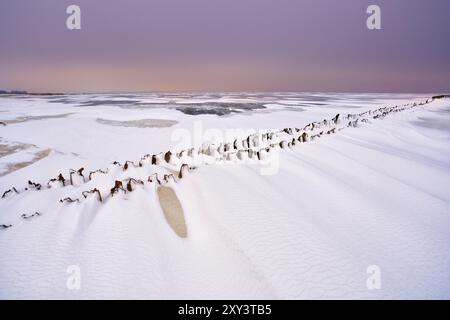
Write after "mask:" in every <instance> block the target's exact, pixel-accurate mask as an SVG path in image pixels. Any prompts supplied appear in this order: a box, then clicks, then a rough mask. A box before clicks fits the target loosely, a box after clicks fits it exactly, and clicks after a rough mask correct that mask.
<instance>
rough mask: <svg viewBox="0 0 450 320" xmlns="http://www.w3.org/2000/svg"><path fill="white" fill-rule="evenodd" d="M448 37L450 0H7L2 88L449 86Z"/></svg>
mask: <svg viewBox="0 0 450 320" xmlns="http://www.w3.org/2000/svg"><path fill="white" fill-rule="evenodd" d="M69 4H77V5H79V6H80V7H81V12H82V29H81V30H79V31H70V30H67V29H66V26H65V22H66V18H67V15H66V13H65V11H66V7H67V6H68V5H69ZM369 4H377V5H379V6H380V7H381V12H382V30H377V31H370V30H368V29H367V28H366V19H367V16H368V15H367V14H366V8H367V6H368V5H369ZM449 38H450V1H449V0H432V1H425V0H420V1H419V0H384V1H380V0H371V1H366V0H339V1H336V0H236V1H234V0H95V1H94V0H71V1H66V0H39V1H36V0H1V1H0V88H4V89H25V90H29V91H68V92H78V91H197V90H199V91H371V92H450V41H449Z"/></svg>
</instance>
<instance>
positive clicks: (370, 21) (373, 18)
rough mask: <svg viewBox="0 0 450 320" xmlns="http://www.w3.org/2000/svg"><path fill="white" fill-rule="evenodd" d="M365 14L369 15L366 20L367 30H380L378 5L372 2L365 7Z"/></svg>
mask: <svg viewBox="0 0 450 320" xmlns="http://www.w3.org/2000/svg"><path fill="white" fill-rule="evenodd" d="M366 13H367V14H370V16H369V17H368V18H367V20H366V26H367V29H369V30H380V29H381V9H380V6H378V5H375V4H372V5H370V6H368V7H367V10H366Z"/></svg>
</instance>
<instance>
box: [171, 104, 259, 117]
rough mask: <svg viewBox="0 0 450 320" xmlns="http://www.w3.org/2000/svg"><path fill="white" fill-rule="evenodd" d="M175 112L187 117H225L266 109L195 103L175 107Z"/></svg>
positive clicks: (239, 105)
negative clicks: (202, 115)
mask: <svg viewBox="0 0 450 320" xmlns="http://www.w3.org/2000/svg"><path fill="white" fill-rule="evenodd" d="M175 109H176V110H178V111H181V112H183V113H185V114H188V115H200V114H215V115H217V116H225V115H229V114H233V113H240V112H245V111H252V110H258V109H266V107H265V106H264V104H262V103H220V102H217V103H197V104H183V105H177V106H176V108H175Z"/></svg>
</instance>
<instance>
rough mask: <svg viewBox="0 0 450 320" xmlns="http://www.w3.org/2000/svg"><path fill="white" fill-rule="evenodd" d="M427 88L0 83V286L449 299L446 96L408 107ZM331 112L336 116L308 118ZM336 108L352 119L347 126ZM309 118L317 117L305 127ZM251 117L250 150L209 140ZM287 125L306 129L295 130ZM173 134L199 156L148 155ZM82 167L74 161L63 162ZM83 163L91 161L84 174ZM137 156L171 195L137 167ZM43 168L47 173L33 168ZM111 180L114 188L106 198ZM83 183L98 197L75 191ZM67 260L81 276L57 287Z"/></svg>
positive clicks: (45, 291) (43, 291)
mask: <svg viewBox="0 0 450 320" xmlns="http://www.w3.org/2000/svg"><path fill="white" fill-rule="evenodd" d="M429 98H430V96H427V95H390V94H389V95H386V94H383V95H381V94H318V93H301V94H299V93H290V94H289V93H271V94H264V93H261V94H250V93H249V94H231V93H230V94H212V93H211V94H156V93H154V94H110V95H106V94H103V95H100V94H96V95H64V96H45V97H38V96H15V97H12V96H3V97H0V122H2V123H3V124H0V192H1V194H3V192H4V191H7V190H9V189H11V188H12V187H15V188H16V189H15V190H14V189H11V191H10V192H9V193H7V194H5V196H4V197H3V198H2V199H0V225H4V226H5V227H4V228H0V257H1V258H0V298H65V299H82V298H160V299H165V298H171V299H176V298H207V299H211V298H255V299H256V298H276V299H284V298H293V299H301V298H447V299H449V298H450V233H449V230H450V197H449V192H448V190H450V125H449V123H450V99H439V100H434V101H432V102H430V103H427V104H425V105H416V106H415V107H414V108H412V106H413V104H412V103H413V102H417V103H418V102H421V101H426V100H427V99H429ZM429 101H430V100H429ZM404 104H408V108H407V109H405V110H402V111H401V112H391V113H389V114H387V115H386V116H385V117H384V116H383V117H380V118H376V119H374V117H373V115H374V114H375V113H373V114H372V112H378V111H376V110H378V109H379V108H380V107H383V106H390V107H395V106H402V105H404ZM410 107H411V108H410ZM369 110H370V111H371V113H370V114H369V113H365V112H366V111H369ZM379 113H380V112H379ZM336 114H340V121H339V125H335V124H334V123H330V122H327V123H326V124H325V125H323V122H322V121H323V120H324V119H329V120H330V119H332V118H333V117H335V115H336ZM348 114H354V115H357V116H356V117H359V115H361V118H360V119H359V120H362V119H366V120H367V121H359V122H358V123H354V125H353V124H352V125H350V126H348V122H354V121H355V118H352V117H349V118H348V119H347V118H345V117H346V116H347V115H348ZM312 122H316V124H318V123H321V125H320V126H321V127H317V125H316V128H315V129H314V130H309V129H310V128H305V126H306V125H308V124H309V123H312ZM334 127H336V131H335V132H330V134H327V132H328V131H329V130H331V129H332V128H334ZM285 128H286V129H288V128H294V129H295V128H298V131H296V130H294V132H293V133H291V134H289V133H287V132H280V130H283V129H285ZM341 129H342V130H341ZM253 132H257V133H261V132H262V133H270V132H272V133H273V134H274V135H275V136H274V137H273V140H269V141H264V142H262V141H259V143H260V145H259V146H258V148H257V149H258V150H260V149H261V148H262V145H264V146H267V147H270V145H271V143H272V147H270V148H271V149H270V152H269V156H267V157H268V159H266V161H263V160H264V159H262V160H259V161H258V160H257V156H256V155H255V156H254V157H253V159H250V160H248V159H247V158H248V154H246V159H247V160H245V159H244V160H241V158H240V156H241V155H242V154H240V155H239V157H238V154H237V152H235V154H233V155H232V156H230V158H229V159H227V158H226V157H225V159H223V158H222V155H223V154H224V152H223V150H222V153H217V152H216V151H217V149H220V143H225V142H230V144H231V148H232V149H234V145H233V143H234V142H239V143H241V142H242V140H245V138H246V137H247V136H249V135H250V134H251V133H253ZM304 132H308V135H309V137H308V140H310V139H311V137H313V136H316V139H313V140H312V141H308V142H307V143H304V142H299V140H298V139H297V138H298V137H300V136H301V134H302V133H304ZM320 132H323V134H322V135H319V134H320ZM292 138H295V142H296V144H295V145H290V147H288V146H287V143H288V142H289V143H290V144H292V141H291V139H292ZM235 139H236V140H235ZM281 141H285V142H286V145H283V147H280V145H281V144H280V142H281ZM212 144H214V147H215V149H214V150H212V151H211V150H210V149H207V146H209V145H212ZM191 147H195V153H196V154H197V156H198V150H199V148H200V150H201V152H202V153H208V155H207V156H205V157H197V158H196V159H194V160H192V159H190V158H189V157H187V154H180V158H178V157H174V158H173V159H172V160H171V161H170V162H171V163H170V164H168V163H166V161H165V160H164V159H163V158H164V154H162V156H158V159H157V161H158V164H156V165H154V164H153V165H152V164H151V162H152V157H151V156H152V155H155V154H158V153H159V152H166V151H168V150H171V151H172V153H173V155H175V154H177V153H178V152H181V151H182V150H189V148H191ZM244 147H245V143H244ZM244 147H243V146H242V145H241V144H240V145H239V147H238V149H245V148H244ZM247 147H248V146H247ZM222 148H225V149H226V146H225V145H224V144H222ZM264 148H265V147H264ZM261 150H262V149H261ZM204 151H205V152H204ZM236 151H237V149H236ZM186 153H187V151H186ZM147 154H149V155H150V157H148V158H145V157H144V158H143V156H145V155H147ZM258 157H263V155H262V153H261V154H258ZM188 158H189V159H188ZM194 158H195V157H194ZM219 158H220V159H219ZM155 159H156V158H155ZM127 160H129V161H133V163H131V162H129V166H128V167H127V168H125V167H124V166H125V162H126V161H127ZM113 161H118V162H120V164H121V165H120V166H119V165H113V164H112V162H113ZM139 161H141V165H142V166H139V165H138V163H139ZM189 161H191V162H189ZM183 163H188V164H189V166H190V168H189V169H187V170H186V171H185V172H184V173H185V174H184V175H183V178H182V179H180V178H179V175H178V171H179V169H180V165H181V164H183ZM82 167H83V168H84V171H83V173H84V177H82V176H80V175H79V174H77V173H76V172H73V173H72V175H70V174H69V169H74V170H75V171H76V170H78V169H80V168H82ZM97 169H102V170H103V171H104V172H107V173H104V174H103V173H100V172H98V173H95V174H93V177H92V179H89V178H88V174H89V172H91V171H95V170H97ZM269 169H270V170H269ZM155 172H157V173H158V174H159V175H160V179H161V180H162V181H161V183H162V184H165V185H166V186H167V187H168V188H170V190H173V191H174V193H175V194H176V195H175V199H176V202H173V201H172V200H173V199H171V195H170V194H169V195H167V197H168V198H169V200H168V202H167V203H165V201H167V199H163V198H162V196H161V194H160V191H161V190H162V189H158V188H160V187H159V185H158V183H156V182H155V179H154V178H153V180H152V181H149V180H147V177H149V176H152V174H153V173H155ZM60 173H61V174H62V176H63V177H64V178H65V183H64V184H65V186H64V187H61V186H59V184H61V181H59V180H55V181H52V182H50V184H49V185H47V182H48V181H49V179H51V178H57V177H58V175H59V174H60ZM164 174H167V175H168V176H167V182H165V181H163V175H164ZM170 174H173V176H171V177H169V175H170ZM70 176H72V178H73V179H72V180H73V181H72V183H69V179H70ZM153 177H154V176H153ZM129 178H134V179H136V180H135V181H133V184H132V186H131V184H130V186H131V187H132V192H129V191H128V192H124V191H125V189H127V187H128V186H125V182H126V181H130V180H129ZM83 179H84V181H83ZM116 180H119V181H123V182H124V185H123V187H124V190H123V191H121V190H116V191H118V192H116V193H115V194H114V196H112V197H111V195H110V189H111V188H113V187H114V183H115V181H116ZM28 181H31V182H33V183H40V184H41V185H42V186H41V188H39V189H40V190H35V189H36V188H35V185H33V184H29V183H28ZM140 181H142V182H143V185H141V184H140ZM130 183H131V182H130ZM49 186H50V187H49ZM25 188H27V189H28V190H25ZM94 188H97V189H98V190H99V192H100V195H101V199H102V201H101V202H100V201H99V198H98V196H97V194H95V193H93V194H85V195H86V198H85V197H84V195H83V194H82V192H83V191H89V190H93V189H94ZM16 191H17V193H16ZM0 196H1V195H0ZM67 198H70V199H72V200H74V201H75V199H78V200H76V201H75V202H70V201H67V200H66V201H63V202H60V200H62V199H67ZM174 203H175V204H174ZM165 204H166V205H165ZM178 205H180V206H181V208H182V210H181V212H180V210H179V206H178ZM36 212H37V213H38V214H35V213H36ZM33 214H34V215H33ZM22 215H24V216H22ZM74 266H75V269H76V270H79V271H80V279H81V281H80V284H81V287H80V288H79V289H76V288H75V290H71V289H74V288H71V287H70V285H69V287H68V286H67V281H68V280H70V279H71V277H72V276H73V274H72V273H71V270H73V267H74ZM374 266H375V267H374ZM68 268H69V272H68ZM373 268H375V269H376V270H377V271H379V273H377V276H378V275H379V278H377V279H379V280H380V281H379V284H380V288H379V289H375V290H371V289H370V286H369V287H368V286H367V281H368V279H369V281H370V279H372V278H373V274H369V273H368V272H367V270H368V269H369V271H370V270H373Z"/></svg>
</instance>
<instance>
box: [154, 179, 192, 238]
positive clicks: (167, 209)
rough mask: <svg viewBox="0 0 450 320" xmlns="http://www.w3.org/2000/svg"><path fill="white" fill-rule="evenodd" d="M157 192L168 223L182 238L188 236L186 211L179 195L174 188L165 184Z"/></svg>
mask: <svg viewBox="0 0 450 320" xmlns="http://www.w3.org/2000/svg"><path fill="white" fill-rule="evenodd" d="M157 193H158V198H159V203H160V204H161V208H162V210H163V213H164V217H165V218H166V221H167V223H168V224H169V226H170V227H171V228H172V230H173V231H174V232H175V233H176V234H177V235H178V236H179V237H180V238H186V237H187V227H186V222H185V220H184V211H183V207H182V206H181V203H180V200H178V197H177V195H176V194H175V192H174V191H173V189H172V188H170V187H165V186H159V187H158V189H157Z"/></svg>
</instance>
